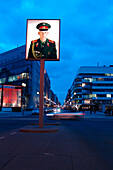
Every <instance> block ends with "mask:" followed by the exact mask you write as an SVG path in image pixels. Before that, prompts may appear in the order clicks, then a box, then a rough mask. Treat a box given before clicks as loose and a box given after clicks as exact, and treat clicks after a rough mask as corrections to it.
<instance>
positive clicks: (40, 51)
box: [28, 39, 57, 59]
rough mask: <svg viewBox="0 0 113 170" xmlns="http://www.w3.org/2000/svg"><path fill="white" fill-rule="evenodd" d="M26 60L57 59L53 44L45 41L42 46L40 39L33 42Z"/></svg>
mask: <svg viewBox="0 0 113 170" xmlns="http://www.w3.org/2000/svg"><path fill="white" fill-rule="evenodd" d="M28 59H57V54H56V45H55V42H54V41H52V40H49V39H46V42H45V44H44V45H43V46H42V44H41V41H40V39H37V40H33V41H32V42H31V44H30V49H29V52H28Z"/></svg>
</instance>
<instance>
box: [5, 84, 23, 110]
mask: <svg viewBox="0 0 113 170" xmlns="http://www.w3.org/2000/svg"><path fill="white" fill-rule="evenodd" d="M21 94H22V89H21V86H10V85H3V103H2V107H21V98H20V96H21Z"/></svg>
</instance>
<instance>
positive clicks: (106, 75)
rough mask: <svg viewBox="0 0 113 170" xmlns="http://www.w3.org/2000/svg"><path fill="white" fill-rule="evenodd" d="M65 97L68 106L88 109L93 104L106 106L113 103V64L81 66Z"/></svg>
mask: <svg viewBox="0 0 113 170" xmlns="http://www.w3.org/2000/svg"><path fill="white" fill-rule="evenodd" d="M69 91H70V97H69V98H68V97H67V96H68V94H67V96H66V99H65V105H67V106H68V107H72V108H74V107H78V108H79V107H80V106H82V107H83V105H84V107H85V108H86V109H88V108H90V107H91V106H94V105H95V106H97V107H98V110H99V107H100V106H101V108H103V107H105V106H106V105H112V99H113V66H112V65H111V66H108V67H107V66H103V67H100V66H95V67H85V66H84V67H80V69H79V70H78V72H77V75H76V77H75V79H74V81H73V83H72V85H71V88H70V90H69Z"/></svg>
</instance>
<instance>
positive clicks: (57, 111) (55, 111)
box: [53, 107, 61, 113]
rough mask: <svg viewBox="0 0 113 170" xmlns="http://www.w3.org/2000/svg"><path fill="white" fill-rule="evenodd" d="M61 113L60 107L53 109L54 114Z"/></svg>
mask: <svg viewBox="0 0 113 170" xmlns="http://www.w3.org/2000/svg"><path fill="white" fill-rule="evenodd" d="M60 111H61V109H60V107H56V108H54V109H53V112H54V113H59V112H60Z"/></svg>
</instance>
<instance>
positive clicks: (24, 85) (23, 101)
mask: <svg viewBox="0 0 113 170" xmlns="http://www.w3.org/2000/svg"><path fill="white" fill-rule="evenodd" d="M25 87H26V84H25V83H22V115H24V107H23V106H25Z"/></svg>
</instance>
